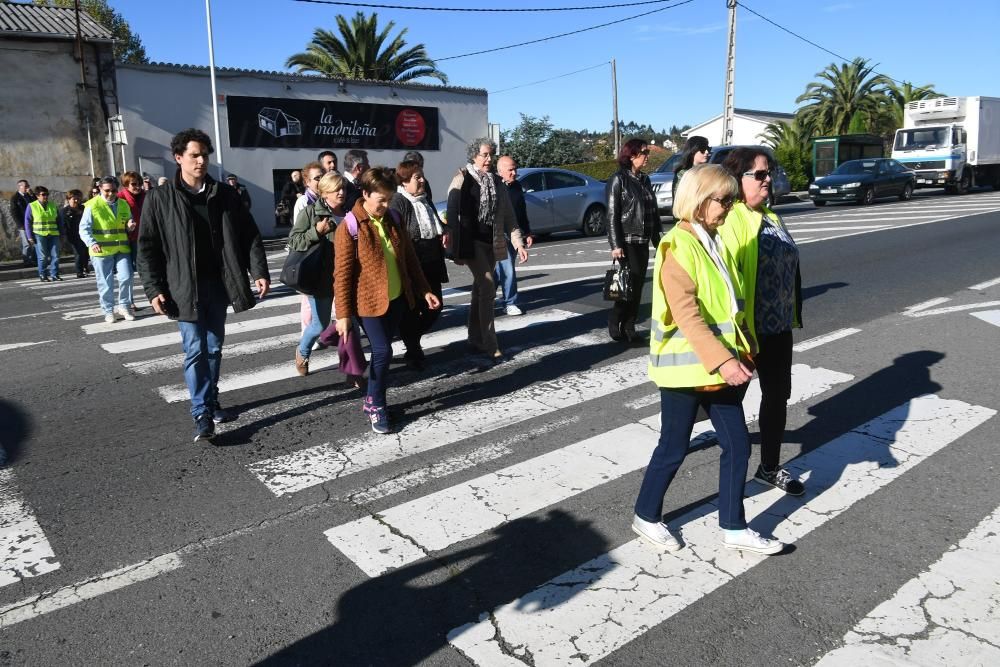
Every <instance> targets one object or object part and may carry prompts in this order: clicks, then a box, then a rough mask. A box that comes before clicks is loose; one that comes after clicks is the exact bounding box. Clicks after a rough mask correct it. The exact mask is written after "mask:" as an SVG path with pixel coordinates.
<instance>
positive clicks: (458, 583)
mask: <svg viewBox="0 0 1000 667" xmlns="http://www.w3.org/2000/svg"><path fill="white" fill-rule="evenodd" d="M609 548H610V544H609V543H608V541H607V540H606V539H605V538H604V537H603V536H601V535H600V534H599V533H597V531H595V530H594V529H593V527H592V526H591V524H590V522H589V521H581V520H577V519H575V518H573V517H572V516H570V515H569V514H567V513H566V512H563V511H561V510H552V511H550V512H548V514H547V515H546V516H544V517H529V518H524V519H517V520H515V521H511V522H510V523H508V524H505V525H503V526H501V527H499V528H497V529H495V530H494V531H493V533H492V537H491V538H490V539H489V540H488V541H486V542H484V543H482V544H478V545H475V546H471V547H468V548H465V549H462V550H459V551H457V552H453V553H449V554H447V555H443V556H434V557H433V558H425V559H423V560H421V561H419V562H417V563H414V564H412V565H409V566H406V567H404V568H401V569H399V570H394V571H392V572H389V573H387V574H384V575H382V576H380V577H376V578H374V579H368V580H366V581H364V582H362V583H360V584H358V585H357V586H355V587H354V588H352V589H351V590H349V591H347V592H346V593H344V594H343V595H342V596H341V597H340V598H339V599H338V600H337V601H336V613H335V616H336V619H337V620H336V621H335V622H334V623H333V624H331V625H329V626H328V627H326V628H323V629H322V630H319V631H317V632H315V633H313V634H311V635H309V636H307V637H304V638H303V639H300V640H299V641H297V642H295V643H294V644H292V645H290V646H287V647H285V648H283V649H281V650H280V651H278V652H277V653H275V654H274V655H272V656H270V657H268V658H265V659H263V660H261V661H260V662H259V663H257V664H258V665H265V666H268V667H276V666H284V665H393V666H395V665H416V664H418V663H421V662H422V661H424V660H426V659H427V658H428V657H429V656H431V655H432V654H434V653H435V652H436V651H439V650H441V649H442V648H444V647H446V646H447V645H448V633H449V632H451V631H452V630H455V629H456V628H459V627H460V626H463V625H465V624H467V623H474V622H476V621H477V620H478V619H479V616H480V614H482V613H484V612H492V611H493V609H494V608H496V607H497V606H499V605H502V604H505V603H507V602H509V601H510V600H512V599H514V598H516V597H518V596H519V595H522V594H524V593H525V592H527V591H530V590H533V589H535V588H536V587H538V586H540V585H541V584H543V583H545V582H547V581H549V580H550V579H552V578H553V577H555V576H557V575H559V574H562V573H563V572H565V571H566V570H569V569H572V568H573V567H575V566H577V565H578V564H579V563H581V562H585V561H588V560H590V559H592V558H594V557H595V556H597V555H599V554H602V553H604V552H606V551H607V550H608V549H609ZM463 566H464V567H463ZM560 590H561V591H562V592H563V593H564V595H563V596H562V597H561V598H558V599H554V600H551V604H550V606H556V605H558V604H561V603H563V602H565V601H566V600H568V599H570V598H571V597H572V596H573V595H574V594H576V593H577V592H578V591H579V590H580V587H570V586H567V587H565V588H564V589H560Z"/></svg>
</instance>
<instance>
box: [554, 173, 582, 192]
mask: <svg viewBox="0 0 1000 667" xmlns="http://www.w3.org/2000/svg"><path fill="white" fill-rule="evenodd" d="M545 181H546V182H547V183H548V186H549V190H558V189H560V188H582V187H583V186H585V185H586V184H587V181H585V180H583V179H582V178H580V177H578V176H574V175H573V174H564V173H562V172H560V171H550V172H549V173H547V174H546V175H545Z"/></svg>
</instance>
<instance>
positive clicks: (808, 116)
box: [795, 58, 889, 134]
mask: <svg viewBox="0 0 1000 667" xmlns="http://www.w3.org/2000/svg"><path fill="white" fill-rule="evenodd" d="M868 62H869V61H867V60H865V59H863V58H855V59H854V60H852V61H851V62H850V63H847V64H841V65H837V64H836V63H831V64H830V65H827V67H826V69H824V70H823V71H822V72H817V73H816V76H817V77H818V78H819V81H812V82H810V83H809V84H808V85H807V86H806V90H805V92H804V93H802V94H801V95H799V96H798V97H797V98H796V100H795V101H796V102H799V103H802V102H808V104H806V105H805V106H804V107H801V108H800V109H799V112H800V113H801V114H802V115H803V116H804V119H805V120H806V121H807V123H808V124H809V125H811V126H812V127H814V128H815V129H816V130H818V131H819V132H822V133H824V134H846V133H847V131H848V128H849V127H850V125H851V119H852V118H854V116H855V114H857V113H859V112H860V113H861V114H863V115H864V117H866V118H867V119H869V124H871V122H872V121H873V120H874V119H875V118H876V117H877V116H878V115H879V113H880V111H881V109H882V107H883V105H884V103H885V100H886V88H887V85H888V83H889V80H888V79H886V78H885V77H884V76H882V75H881V74H876V73H875V72H874V69H873V67H872V66H871V65H869V64H868Z"/></svg>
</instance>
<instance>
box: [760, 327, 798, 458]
mask: <svg viewBox="0 0 1000 667" xmlns="http://www.w3.org/2000/svg"><path fill="white" fill-rule="evenodd" d="M757 344H758V346H759V347H760V350H759V351H758V352H757V356H755V357H754V358H753V361H754V363H755V364H756V365H757V377H758V378H759V379H760V418H759V419H758V424H759V426H760V462H761V464H763V466H764V467H765V468H768V469H769V470H773V469H774V468H777V467H778V458H779V455H780V450H781V442H782V440H784V436H785V418H786V415H787V413H788V398H789V397H790V396H791V395H792V332H791V331H785V332H782V333H779V334H774V335H773V336H758V337H757Z"/></svg>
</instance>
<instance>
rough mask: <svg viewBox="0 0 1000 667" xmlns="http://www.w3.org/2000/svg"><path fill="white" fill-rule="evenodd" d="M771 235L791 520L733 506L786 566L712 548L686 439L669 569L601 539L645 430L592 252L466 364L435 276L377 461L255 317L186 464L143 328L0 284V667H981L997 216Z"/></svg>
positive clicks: (891, 213)
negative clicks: (420, 340)
mask: <svg viewBox="0 0 1000 667" xmlns="http://www.w3.org/2000/svg"><path fill="white" fill-rule="evenodd" d="M779 211H780V212H781V214H782V215H783V217H784V218H785V220H786V222H787V223H788V224H789V226H790V228H791V230H792V233H793V235H794V236H795V238H796V239H797V241H798V242H799V243H800V251H801V261H802V272H803V279H804V288H805V296H806V302H805V307H804V320H805V328H804V329H803V330H801V331H797V332H796V335H795V339H796V342H797V344H798V346H799V347H798V351H797V353H796V357H795V363H796V364H798V365H797V366H796V372H795V379H794V388H793V398H792V403H793V405H792V407H791V408H790V410H789V422H788V426H787V434H786V443H787V444H786V445H785V447H784V448H783V452H782V453H783V458H784V459H785V460H787V461H789V463H788V465H789V467H790V468H791V469H793V470H794V471H795V473H796V474H797V475H801V476H802V478H803V479H804V481H805V482H806V484H807V488H808V492H807V494H806V496H804V497H803V498H801V499H790V498H784V497H781V496H780V494H778V493H777V492H776V491H768V490H766V489H765V488H763V487H761V486H759V485H757V484H755V483H754V482H748V484H747V496H748V499H747V507H748V515H749V516H751V517H752V519H751V525H752V526H754V527H756V528H758V529H759V530H761V532H764V533H773V534H774V535H775V536H777V537H779V538H782V539H784V540H786V541H789V542H793V543H794V545H793V546H792V547H790V548H789V549H788V550H787V551H786V552H785V553H784V554H782V555H780V556H777V557H772V558H770V559H765V558H762V557H756V556H740V555H736V554H735V553H733V552H726V551H725V550H723V549H720V548H719V545H718V535H717V529H716V528H715V527H714V526H715V523H714V522H715V518H714V514H713V512H714V507H713V505H712V503H713V502H714V500H715V496H716V491H717V484H718V481H717V477H718V472H717V471H718V449H717V448H715V446H714V445H713V443H712V439H711V433H710V430H711V427H710V426H707V427H702V426H699V432H700V431H707V433H704V434H703V435H702V436H701V437H700V438H696V439H695V440H694V441H693V444H692V449H691V452H690V454H689V456H688V458H687V460H686V461H685V463H684V466H683V467H682V469H681V471H680V474H679V475H678V477H677V478H676V480H675V482H674V484H673V485H672V486H671V488H670V490H669V492H668V494H667V496H666V499H665V502H664V510H665V512H666V514H665V519H664V520H665V521H667V522H668V523H669V524H670V525H671V527H672V528H674V529H677V530H679V532H680V533H681V535H682V537H683V539H684V541H685V542H686V548H685V549H683V550H681V551H679V552H677V553H676V554H660V553H658V552H656V551H654V550H652V549H651V548H649V547H648V546H646V545H645V544H644V543H643V542H641V541H638V540H636V539H634V538H635V535H634V534H633V533H632V532H631V531H630V529H629V523H630V520H631V515H632V511H631V508H632V503H633V502H634V499H635V494H636V491H637V489H638V485H639V481H640V479H641V475H642V467H643V466H644V465H645V462H646V460H648V455H649V452H650V451H651V449H652V447H653V446H654V445H655V440H656V430H657V428H658V421H657V415H658V404H657V402H656V400H657V397H656V393H655V389H654V387H653V386H652V385H651V383H649V382H648V381H647V380H646V379H645V362H644V360H643V357H644V352H645V350H644V349H643V348H641V347H625V346H622V345H620V344H614V343H612V342H610V341H608V340H607V337H606V333H603V329H604V324H605V322H606V319H605V313H606V306H605V303H604V302H603V301H601V299H600V295H599V291H600V282H601V279H600V276H602V275H603V272H604V270H605V269H606V268H607V263H608V251H607V245H606V242H605V241H604V240H602V239H584V238H581V237H579V236H569V235H567V236H556V237H553V238H552V239H550V240H547V241H546V242H544V243H539V244H537V245H536V246H535V248H534V249H533V252H532V256H531V259H530V261H529V263H528V264H527V265H525V266H523V267H522V268H521V270H520V273H519V275H520V287H521V290H522V292H521V305H522V306H523V307H524V308H525V310H526V311H527V314H526V315H524V316H522V317H503V316H498V318H497V323H498V329H499V330H500V331H501V333H500V340H501V345H502V346H503V347H504V348H505V349H506V350H507V351H508V353H510V354H511V355H512V357H513V359H512V360H511V361H510V362H508V363H506V364H503V365H501V366H499V367H497V368H487V367H485V366H482V365H481V364H479V363H478V362H477V361H476V360H475V359H471V358H468V357H467V356H466V355H465V352H464V332H463V330H462V323H463V322H464V319H463V318H464V310H463V304H465V303H467V301H468V297H467V289H464V288H467V286H468V283H469V280H468V279H467V277H466V272H465V269H463V268H461V267H454V266H452V267H450V271H451V274H452V278H453V280H452V282H451V283H449V285H448V287H449V288H450V290H449V292H448V293H447V296H446V305H447V306H448V308H447V311H446V312H445V314H444V315H443V316H442V318H441V320H440V321H439V324H438V325H437V327H436V331H435V332H434V333H433V334H432V335H431V337H430V338H429V339H428V352H429V359H428V360H429V362H430V364H431V366H430V368H429V369H428V371H427V372H425V373H424V374H422V375H417V374H414V373H411V372H408V371H405V370H404V367H403V366H402V365H399V366H394V370H393V373H394V375H393V382H392V386H393V388H392V389H391V390H390V396H389V401H390V404H391V407H392V413H393V415H394V417H395V420H396V421H397V423H399V424H401V425H403V430H402V431H401V433H399V434H397V435H393V436H379V437H375V436H373V434H371V433H370V432H369V431H368V429H367V427H366V424H365V422H364V420H363V418H362V415H361V411H360V399H359V395H358V394H357V392H355V391H353V390H351V389H348V388H345V387H344V386H343V385H342V384H341V378H342V376H341V375H340V374H339V373H338V372H337V371H336V369H335V368H332V367H328V368H325V369H322V370H319V371H318V372H315V373H313V374H311V375H310V376H309V377H307V378H299V377H297V376H295V375H294V369H293V367H292V355H293V349H294V343H293V342H292V341H293V340H294V339H295V337H296V333H297V331H298V302H297V300H296V298H295V296H294V295H292V294H288V293H287V292H285V293H283V292H282V291H281V290H277V291H276V293H275V295H274V296H272V297H268V298H267V299H265V300H264V301H263V302H262V303H261V304H259V306H258V307H257V308H255V309H253V310H252V311H250V312H249V313H245V314H241V315H238V316H231V317H230V320H229V324H228V335H227V341H226V342H227V346H231V347H228V348H227V351H226V357H225V360H224V364H223V387H224V394H223V397H222V398H223V402H224V404H225V405H226V406H227V407H230V408H233V409H235V410H237V411H238V412H239V413H240V415H241V416H240V419H239V420H237V421H236V422H234V423H232V424H227V425H225V427H224V428H223V429H221V430H222V431H223V433H222V434H221V435H220V436H219V438H218V439H217V440H216V444H217V446H206V445H200V444H193V443H192V442H191V434H192V433H191V432H192V428H191V422H190V418H189V416H188V413H187V404H186V402H185V400H183V399H184V392H183V391H181V387H180V384H181V382H182V380H183V378H182V376H181V372H180V367H179V362H178V361H177V359H176V355H177V354H178V353H179V352H180V349H179V343H178V341H177V339H176V329H175V328H174V326H173V325H171V324H169V323H165V322H161V321H159V320H156V319H155V317H154V316H153V315H151V314H150V311H149V309H148V308H146V309H145V310H143V311H141V313H140V314H141V315H143V317H141V318H140V319H139V320H137V321H136V322H134V323H124V322H119V323H116V324H115V325H111V326H108V325H104V323H103V322H102V321H101V319H100V317H98V316H97V315H96V313H95V312H94V309H95V307H96V304H97V300H96V293H95V289H94V285H93V283H92V281H91V280H79V281H77V280H75V279H68V280H66V281H65V282H63V283H58V284H54V285H42V284H40V283H38V282H37V281H36V282H31V281H24V282H10V283H3V284H0V304H2V305H0V323H2V328H0V363H2V366H0V368H2V371H3V372H2V373H0V391H2V398H0V443H2V445H3V447H4V448H5V451H6V454H7V458H8V464H7V466H6V467H3V468H0V664H3V665H6V664H11V665H56V664H60V665H62V664H86V665H94V664H102V665H103V664H106V665H112V664H115V665H117V664H123V665H133V664H157V665H159V664H184V665H188V664H220V665H242V664H255V663H264V664H274V665H292V664H337V665H358V664H377V665H409V664H429V665H431V664H433V665H438V664H440V665H467V664H470V663H473V664H477V665H501V664H503V665H520V664H530V665H543V664H549V665H564V664H590V663H594V662H601V663H602V664H609V665H610V664H614V665H617V664H621V665H635V664H642V665H659V664H668V663H670V664H673V663H679V664H686V665H774V664H814V663H817V662H818V661H821V662H820V664H823V665H836V664H849V663H850V664H852V665H858V664H873V663H874V662H875V661H876V657H877V656H880V657H882V658H884V657H885V656H891V657H892V658H894V659H896V660H898V661H899V662H900V663H902V664H906V663H911V662H913V663H915V662H918V661H919V660H924V661H925V663H926V662H930V663H940V664H955V665H958V664H998V662H1000V638H998V636H997V628H998V627H1000V617H998V616H997V613H998V612H997V609H1000V582H998V580H997V577H996V572H997V571H1000V569H998V565H1000V562H998V561H1000V544H997V540H998V539H1000V538H998V537H997V535H1000V514H998V512H997V510H998V508H1000V485H998V484H997V483H996V477H997V467H998V465H1000V455H998V454H997V451H996V446H995V445H996V442H997V441H998V440H1000V426H998V423H1000V422H998V420H997V419H996V412H995V411H996V409H997V406H998V405H1000V383H997V382H996V380H995V379H993V375H994V371H993V364H992V362H991V361H990V359H992V358H993V356H994V354H995V350H996V349H997V341H998V339H1000V328H998V327H1000V280H998V278H1000V253H998V252H997V250H996V249H997V247H998V241H1000V193H995V192H988V191H984V192H976V193H973V194H971V195H968V196H965V197H947V196H944V195H942V194H941V193H940V192H939V191H925V192H919V193H918V195H917V196H916V197H915V198H914V199H913V201H911V202H905V203H904V202H892V201H888V200H886V201H885V202H880V203H878V204H876V205H874V206H872V207H868V208H860V207H852V206H827V207H826V208H824V209H815V208H813V207H812V206H811V205H808V204H788V205H783V206H781V207H780V208H779ZM280 264H281V257H280V256H279V255H278V254H275V256H274V257H273V258H272V267H275V271H274V275H275V276H276V275H277V268H278V267H280ZM140 292H141V291H140V290H138V289H137V290H136V293H137V294H139V293H140ZM648 294H649V291H648V287H647V290H646V295H647V304H646V306H645V307H644V308H645V312H646V314H648V308H649V306H648V298H649V297H648ZM324 359H325V360H327V363H329V360H330V359H331V357H329V356H328V355H325V353H323V352H317V353H315V354H314V356H313V365H314V367H316V366H319V365H322V360H324ZM751 391H753V389H751ZM747 411H748V418H752V414H753V413H754V412H755V411H756V406H755V405H754V404H753V401H752V400H750V401H748V403H747ZM754 431H755V427H754V426H751V433H754ZM751 463H752V466H755V465H756V453H754V454H753V456H752V459H751ZM876 608H877V609H876Z"/></svg>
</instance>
